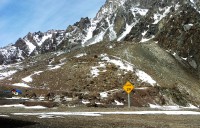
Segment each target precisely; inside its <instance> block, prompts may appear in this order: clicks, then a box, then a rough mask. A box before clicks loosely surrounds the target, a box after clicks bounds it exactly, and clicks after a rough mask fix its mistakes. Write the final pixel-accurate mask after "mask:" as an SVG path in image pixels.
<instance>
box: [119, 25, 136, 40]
mask: <svg viewBox="0 0 200 128" xmlns="http://www.w3.org/2000/svg"><path fill="white" fill-rule="evenodd" d="M137 23H138V21H136V22H135V23H132V24H131V25H128V24H126V28H125V31H124V32H123V33H122V34H121V35H120V36H119V38H118V39H117V41H121V40H123V39H124V38H125V37H126V35H128V34H129V33H130V31H131V29H132V28H133V26H135V25H136V24H137Z"/></svg>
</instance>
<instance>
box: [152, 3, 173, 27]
mask: <svg viewBox="0 0 200 128" xmlns="http://www.w3.org/2000/svg"><path fill="white" fill-rule="evenodd" d="M171 7H172V6H170V7H165V8H160V9H159V11H164V13H163V14H160V13H158V12H157V13H156V14H154V17H153V18H154V22H153V24H158V22H160V21H161V20H162V19H163V18H164V17H166V16H167V14H169V12H170V9H171Z"/></svg>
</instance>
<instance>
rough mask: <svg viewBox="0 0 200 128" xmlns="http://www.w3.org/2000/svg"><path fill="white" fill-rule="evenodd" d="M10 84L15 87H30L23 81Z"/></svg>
mask: <svg viewBox="0 0 200 128" xmlns="http://www.w3.org/2000/svg"><path fill="white" fill-rule="evenodd" d="M12 85H13V86H17V87H24V88H30V86H29V85H27V84H25V83H15V84H12Z"/></svg>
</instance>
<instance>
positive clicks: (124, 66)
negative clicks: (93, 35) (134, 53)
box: [101, 54, 156, 86]
mask: <svg viewBox="0 0 200 128" xmlns="http://www.w3.org/2000/svg"><path fill="white" fill-rule="evenodd" d="M101 57H102V59H101V60H103V61H106V62H107V63H113V64H115V65H116V66H118V67H119V69H121V70H125V71H126V72H125V73H127V72H129V71H131V72H133V73H135V74H136V75H137V76H138V81H142V82H145V83H149V84H151V85H152V86H154V85H155V84H156V81H155V80H154V79H153V78H152V77H151V76H150V75H148V74H147V73H145V72H144V71H142V70H139V69H135V67H134V65H133V64H131V63H129V62H127V61H123V60H121V59H120V58H118V57H115V56H112V57H113V58H114V59H110V58H109V57H108V55H107V54H101Z"/></svg>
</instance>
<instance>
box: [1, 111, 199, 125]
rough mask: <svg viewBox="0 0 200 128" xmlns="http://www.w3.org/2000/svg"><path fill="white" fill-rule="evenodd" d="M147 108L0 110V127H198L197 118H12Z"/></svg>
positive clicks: (127, 116)
mask: <svg viewBox="0 0 200 128" xmlns="http://www.w3.org/2000/svg"><path fill="white" fill-rule="evenodd" d="M138 110H141V111H143V110H149V108H130V109H129V108H86V107H77V108H57V109H55V108H54V109H44V110H27V109H22V108H1V109H0V113H1V115H9V117H0V124H1V127H2V128H200V115H184V116H183V115H103V116H94V117H93V116H62V117H59V118H43V119H40V118H38V117H37V116H16V115H15V116H14V115H11V113H27V112H28V113H40V112H53V111H54V112H57V111H59V112H62V111H70V112H81V111H84V112H89V111H138Z"/></svg>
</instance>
